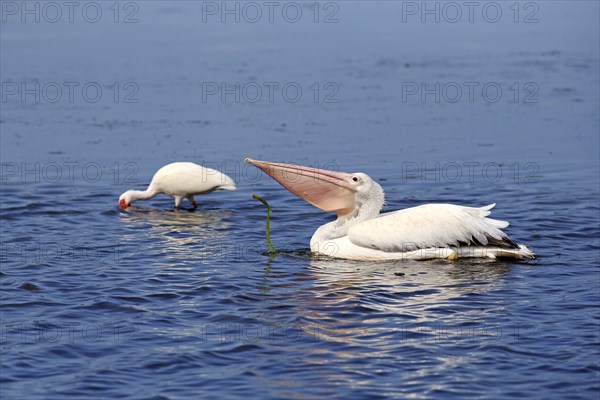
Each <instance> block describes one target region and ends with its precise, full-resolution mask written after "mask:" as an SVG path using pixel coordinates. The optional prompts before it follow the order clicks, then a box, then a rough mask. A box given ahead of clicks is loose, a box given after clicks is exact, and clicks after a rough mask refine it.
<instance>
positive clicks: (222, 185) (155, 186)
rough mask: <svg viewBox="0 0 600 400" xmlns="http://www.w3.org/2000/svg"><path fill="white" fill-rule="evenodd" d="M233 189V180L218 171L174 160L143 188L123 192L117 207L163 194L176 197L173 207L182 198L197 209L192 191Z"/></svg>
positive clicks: (204, 191)
mask: <svg viewBox="0 0 600 400" xmlns="http://www.w3.org/2000/svg"><path fill="white" fill-rule="evenodd" d="M235 189H236V187H235V182H234V181H233V179H231V178H230V177H228V176H227V175H225V174H223V173H221V172H219V171H217V170H214V169H211V168H206V167H203V166H201V165H198V164H194V163H191V162H176V163H172V164H168V165H165V166H164V167H162V168H161V169H159V170H158V171H157V172H156V173H155V174H154V176H153V177H152V182H150V185H148V188H147V189H146V190H128V191H126V192H125V193H123V194H122V195H121V197H119V207H121V208H122V209H125V208H127V207H129V206H130V205H131V203H133V202H134V201H136V200H145V199H151V198H153V197H154V196H156V195H157V194H161V193H163V194H166V195H167V196H171V197H174V198H175V208H179V205H180V204H181V200H183V198H184V197H185V198H186V199H188V200H189V201H190V202H191V203H192V204H193V205H194V208H196V207H198V204H197V203H196V201H195V200H194V195H195V194H205V193H210V192H212V191H214V190H235Z"/></svg>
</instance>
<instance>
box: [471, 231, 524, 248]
mask: <svg viewBox="0 0 600 400" xmlns="http://www.w3.org/2000/svg"><path fill="white" fill-rule="evenodd" d="M485 238H486V239H487V244H483V243H481V242H480V241H479V240H477V238H476V237H474V236H472V237H471V240H470V241H469V243H465V242H462V241H461V242H459V245H460V246H484V247H498V248H500V249H509V250H513V249H519V245H518V244H516V243H515V242H514V241H513V240H512V239H511V238H509V237H508V236H503V237H502V238H501V239H496V238H494V237H492V236H490V235H488V234H486V235H485Z"/></svg>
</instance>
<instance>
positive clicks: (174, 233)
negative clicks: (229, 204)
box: [120, 206, 233, 269]
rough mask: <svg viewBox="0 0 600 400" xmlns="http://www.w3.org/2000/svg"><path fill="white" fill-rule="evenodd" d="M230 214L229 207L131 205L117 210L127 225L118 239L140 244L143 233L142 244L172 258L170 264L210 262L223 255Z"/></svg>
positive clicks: (178, 267)
mask: <svg viewBox="0 0 600 400" xmlns="http://www.w3.org/2000/svg"><path fill="white" fill-rule="evenodd" d="M232 216H233V212H232V211H230V210H211V211H195V212H176V211H161V210H156V209H152V208H148V207H139V206H138V207H131V208H129V209H128V211H127V212H121V213H120V217H121V220H122V221H123V222H127V223H128V224H129V229H127V231H126V233H125V234H124V235H123V237H122V238H121V240H122V241H123V242H124V243H139V241H140V233H141V232H143V233H142V235H144V238H143V240H142V245H141V247H150V248H151V252H153V253H155V252H159V253H160V254H162V255H164V257H165V259H166V260H168V261H172V263H170V264H169V266H170V267H172V268H177V269H182V268H180V267H183V264H182V261H184V260H191V261H196V262H198V261H199V262H201V263H209V262H211V260H215V259H219V258H222V257H223V254H224V253H225V252H226V248H225V247H224V246H225V245H226V243H227V242H228V241H227V239H228V236H229V228H230V226H231V218H232ZM183 269H189V268H183Z"/></svg>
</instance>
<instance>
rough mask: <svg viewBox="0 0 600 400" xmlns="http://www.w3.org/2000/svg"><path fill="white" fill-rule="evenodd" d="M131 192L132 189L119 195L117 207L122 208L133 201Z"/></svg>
mask: <svg viewBox="0 0 600 400" xmlns="http://www.w3.org/2000/svg"><path fill="white" fill-rule="evenodd" d="M131 192H132V190H128V191H126V192H125V193H123V194H122V195H121V196H120V197H119V207H120V208H121V209H123V210H124V209H126V208H127V207H129V206H130V205H131V202H132V201H133V196H132V193H131Z"/></svg>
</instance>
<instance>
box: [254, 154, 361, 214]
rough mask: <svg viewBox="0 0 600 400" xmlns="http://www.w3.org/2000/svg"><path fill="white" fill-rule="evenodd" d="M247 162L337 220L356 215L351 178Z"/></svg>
mask: <svg viewBox="0 0 600 400" xmlns="http://www.w3.org/2000/svg"><path fill="white" fill-rule="evenodd" d="M244 161H245V162H249V163H250V164H252V165H254V166H255V167H256V168H258V169H260V170H261V171H263V172H264V173H266V174H267V175H269V176H271V177H272V178H273V179H275V180H276V181H277V182H279V184H280V185H281V186H283V187H284V188H286V189H287V190H288V191H290V192H291V193H293V194H295V195H296V196H298V197H300V198H301V199H303V200H305V201H307V202H308V203H310V204H312V205H313V206H315V207H317V208H320V209H321V210H323V211H327V212H334V213H336V214H337V215H338V216H342V215H347V214H350V213H351V212H353V211H354V208H355V200H354V193H355V192H356V190H355V189H354V187H353V186H352V184H351V182H352V175H351V174H347V173H345V172H336V171H328V170H324V169H317V168H309V167H302V166H299V165H292V164H281V163H273V162H267V161H257V160H252V159H250V158H246V159H245V160H244Z"/></svg>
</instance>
